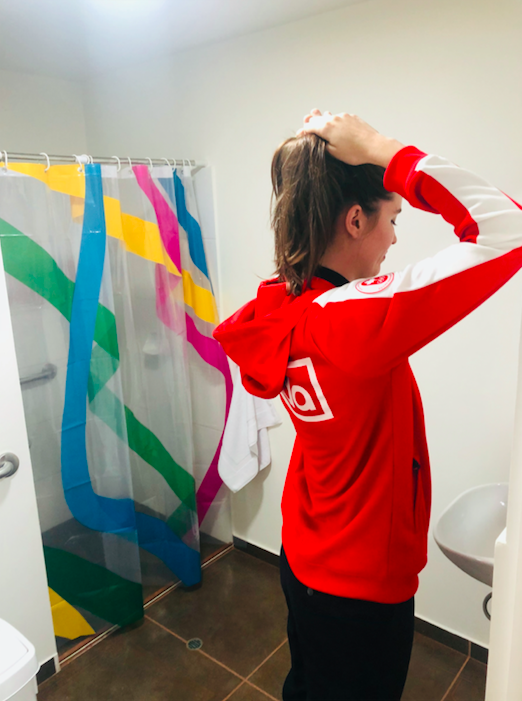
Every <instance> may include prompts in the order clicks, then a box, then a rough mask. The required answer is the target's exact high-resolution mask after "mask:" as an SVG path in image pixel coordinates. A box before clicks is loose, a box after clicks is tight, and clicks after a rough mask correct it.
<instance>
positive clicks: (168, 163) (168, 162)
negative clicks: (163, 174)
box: [161, 158, 170, 166]
mask: <svg viewBox="0 0 522 701" xmlns="http://www.w3.org/2000/svg"><path fill="white" fill-rule="evenodd" d="M161 160H162V161H166V162H167V165H168V166H170V161H169V159H168V158H162V159H161Z"/></svg>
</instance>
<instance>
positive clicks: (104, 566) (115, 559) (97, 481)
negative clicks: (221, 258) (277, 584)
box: [0, 163, 232, 644]
mask: <svg viewBox="0 0 522 701" xmlns="http://www.w3.org/2000/svg"><path fill="white" fill-rule="evenodd" d="M0 243H1V246H2V254H3V260H4V269H5V273H6V278H7V283H8V293H9V301H10V308H11V317H12V323H13V329H14V335H15V344H16V350H17V359H18V365H19V372H20V375H21V379H22V382H23V384H22V387H23V397H24V408H25V415H26V422H27V429H28V436H29V441H30V448H31V458H32V463H33V471H34V476H35V484H36V491H37V501H38V509H39V516H40V524H41V528H42V537H43V542H44V552H45V559H46V567H47V576H48V581H49V592H50V599H51V606H52V612H53V620H54V625H55V633H56V635H57V636H58V639H59V643H61V644H66V643H67V641H71V640H76V639H78V638H81V637H82V636H86V635H92V634H94V633H96V632H98V631H101V630H104V629H106V628H107V627H108V626H110V625H115V624H116V625H125V624H127V623H130V622H133V621H136V620H138V619H139V618H140V617H142V615H143V602H144V599H146V598H149V597H150V596H151V595H152V594H153V593H154V592H155V591H157V590H158V589H161V588H162V587H163V586H166V585H168V584H169V583H171V582H173V581H176V580H178V579H179V580H181V581H182V582H183V583H184V584H185V585H187V586H190V585H194V584H196V583H198V582H199V581H200V577H201V567H200V555H199V526H200V524H201V523H202V521H203V520H204V519H205V516H206V515H207V513H208V512H209V510H212V508H214V509H215V501H216V497H217V495H218V492H219V489H220V486H221V482H220V480H219V477H218V473H217V460H218V457H219V450H220V447H221V440H220V436H221V435H222V431H223V427H224V422H225V419H226V414H227V413H228V407H229V404H230V398H231V390H232V383H231V380H230V374H229V370H228V365H227V361H226V358H225V356H224V354H223V352H222V350H221V348H220V347H219V345H218V344H217V343H216V342H215V341H214V340H213V339H212V336H211V332H212V330H213V328H214V327H215V325H216V323H217V311H216V304H215V297H214V294H213V288H212V284H211V281H210V275H209V271H208V267H207V260H206V256H205V249H204V246H203V238H202V233H201V228H200V225H199V223H198V215H197V207H196V199H195V195H194V186H193V178H192V176H191V174H190V169H187V168H184V169H181V171H176V170H174V171H173V170H172V168H170V167H167V166H165V167H159V168H152V169H149V167H148V166H141V165H139V166H134V167H132V168H130V167H129V168H121V169H118V168H117V167H116V166H100V165H97V164H90V165H86V166H84V167H83V168H79V167H78V166H51V167H50V168H47V169H46V168H45V166H43V165H34V164H24V163H9V164H8V167H7V168H6V167H5V164H0ZM42 369H44V374H47V376H48V377H47V379H36V378H37V376H38V375H39V374H41V373H42ZM49 378H50V379H49Z"/></svg>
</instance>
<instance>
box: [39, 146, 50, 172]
mask: <svg viewBox="0 0 522 701" xmlns="http://www.w3.org/2000/svg"><path fill="white" fill-rule="evenodd" d="M40 156H45V158H46V160H47V168H44V173H47V171H48V170H49V168H50V167H51V161H50V160H49V156H48V155H47V154H46V153H44V152H43V151H42V152H41V153H40Z"/></svg>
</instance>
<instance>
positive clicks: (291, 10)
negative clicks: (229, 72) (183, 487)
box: [0, 0, 364, 79]
mask: <svg viewBox="0 0 522 701" xmlns="http://www.w3.org/2000/svg"><path fill="white" fill-rule="evenodd" d="M361 1H364V0H0V69H4V70H10V71H21V72H25V73H39V74H47V75H55V76H60V77H63V78H71V79H84V78H87V77H88V76H89V75H92V74H93V73H97V72H100V71H105V70H107V69H109V70H110V69H115V68H118V67H120V66H129V65H131V64H133V63H137V62H141V61H146V60H150V59H153V58H157V57H160V56H165V55H168V54H172V53H175V52H176V51H180V50H183V49H187V48H189V47H194V46H201V45H204V44H210V43H214V42H218V41H223V40H226V39H230V38H232V37H235V36H240V35H242V34H249V33H251V32H256V31H260V30H262V29H268V28H269V27H275V26H277V25H281V24H285V23H287V22H292V21H294V20H298V19H301V18H304V17H309V16H311V15H316V14H320V13H323V12H328V11H330V10H334V9H337V8H340V7H343V6H346V5H352V4H355V3H356V2H361Z"/></svg>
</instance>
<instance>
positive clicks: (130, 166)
mask: <svg viewBox="0 0 522 701" xmlns="http://www.w3.org/2000/svg"><path fill="white" fill-rule="evenodd" d="M127 160H128V161H129V168H130V169H131V170H132V161H131V158H130V156H127Z"/></svg>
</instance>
